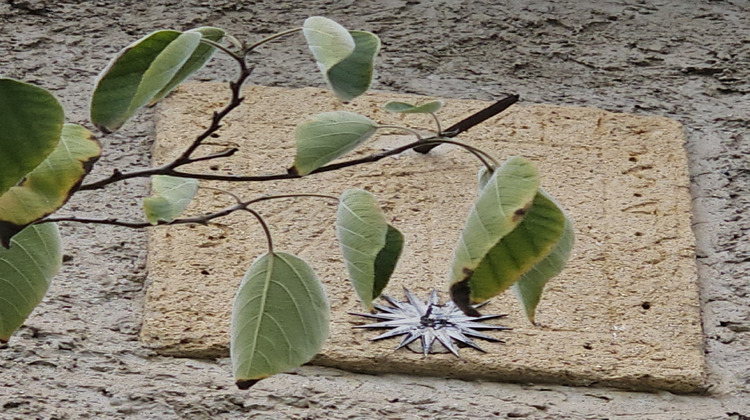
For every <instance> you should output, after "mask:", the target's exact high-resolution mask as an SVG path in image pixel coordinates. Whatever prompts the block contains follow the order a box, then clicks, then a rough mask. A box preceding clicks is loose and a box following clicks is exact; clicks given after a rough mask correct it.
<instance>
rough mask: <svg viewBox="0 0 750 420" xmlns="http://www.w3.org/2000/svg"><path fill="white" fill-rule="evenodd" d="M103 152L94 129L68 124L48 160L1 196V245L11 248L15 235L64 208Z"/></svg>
mask: <svg viewBox="0 0 750 420" xmlns="http://www.w3.org/2000/svg"><path fill="white" fill-rule="evenodd" d="M100 154H101V147H100V145H99V142H98V141H97V140H96V139H95V138H94V136H93V135H92V134H91V132H90V131H88V130H86V129H85V128H83V127H81V126H79V125H75V124H65V125H64V126H63V129H62V135H61V136H60V141H59V143H58V144H57V147H56V148H55V150H54V151H53V152H52V153H50V154H49V156H47V159H45V160H44V162H42V163H41V164H40V165H39V166H37V167H36V168H35V169H34V170H33V171H31V172H30V173H29V174H27V175H26V178H25V179H24V180H23V181H22V182H21V183H19V184H18V185H16V186H14V187H12V188H11V189H9V190H8V191H7V192H6V193H5V194H3V195H0V244H2V246H4V247H6V248H7V247H8V246H9V245H10V238H11V237H13V235H15V234H16V233H18V232H20V231H21V230H22V229H23V228H24V227H26V226H27V225H29V224H31V223H33V222H35V221H37V220H39V219H41V218H43V217H45V216H47V215H49V214H52V213H53V212H55V211H56V210H57V209H59V208H60V207H62V206H63V205H64V204H65V203H66V202H67V201H68V199H69V198H70V196H71V195H72V194H73V192H74V191H75V189H76V188H78V185H79V184H80V183H81V181H82V180H83V177H84V176H86V174H87V173H88V172H89V171H90V170H91V168H92V166H93V165H94V163H95V162H96V161H97V159H99V156H100Z"/></svg>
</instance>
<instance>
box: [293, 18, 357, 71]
mask: <svg viewBox="0 0 750 420" xmlns="http://www.w3.org/2000/svg"><path fill="white" fill-rule="evenodd" d="M302 34H303V35H304V36H305V39H306V40H307V46H308V47H309V48H310V52H312V55H313V57H315V60H316V61H317V62H318V67H320V70H321V71H322V72H323V73H324V74H326V73H327V72H328V70H329V69H330V68H331V67H333V66H335V65H336V64H338V63H340V62H341V61H343V60H344V59H345V58H346V57H348V56H349V54H351V53H352V52H353V51H354V47H355V43H354V38H353V37H352V35H351V34H350V33H349V31H347V30H346V28H344V27H343V26H341V25H339V24H338V23H336V22H334V21H332V20H331V19H328V18H324V17H321V16H312V17H309V18H307V19H306V20H305V23H304V24H303V25H302Z"/></svg>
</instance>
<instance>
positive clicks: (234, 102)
mask: <svg viewBox="0 0 750 420" xmlns="http://www.w3.org/2000/svg"><path fill="white" fill-rule="evenodd" d="M251 73H252V68H249V67H248V66H247V64H245V62H244V61H242V60H241V61H240V75H239V76H238V77H237V80H236V81H234V82H230V83H229V88H230V90H231V92H232V93H231V99H230V100H229V103H228V104H227V105H226V106H225V107H224V108H223V109H221V110H220V111H214V113H213V115H212V117H211V124H210V125H209V126H208V128H206V130H204V131H203V133H201V134H199V135H198V136H197V137H196V138H195V140H193V143H191V144H190V146H188V148H187V149H185V150H184V151H183V152H182V154H181V155H180V156H179V157H177V158H176V159H175V160H173V161H172V162H171V163H168V164H166V165H162V166H159V167H155V168H148V169H143V170H138V171H133V172H127V173H123V172H120V170H118V169H115V171H114V172H113V173H112V175H110V176H109V177H107V178H104V179H100V180H98V181H94V182H90V183H87V184H83V185H81V186H80V187H79V188H78V191H86V190H97V189H101V188H104V187H105V186H107V185H109V184H112V183H115V182H119V181H123V180H126V179H130V178H140V177H149V176H152V175H173V172H174V170H175V168H178V167H180V166H183V165H188V164H190V163H194V162H200V161H205V160H211V159H218V158H223V157H228V156H231V155H233V154H234V153H236V152H237V149H236V148H232V149H227V150H225V151H222V152H218V153H214V154H210V155H207V156H202V157H199V158H192V157H191V155H192V154H193V152H195V150H196V149H197V148H198V147H200V145H201V144H202V143H203V141H204V140H205V139H207V138H208V137H210V136H211V135H213V134H214V133H216V132H217V131H218V130H219V129H220V128H221V120H222V119H224V117H226V116H227V114H229V113H230V112H232V110H234V109H235V108H237V107H238V106H239V105H240V104H241V103H242V101H243V100H244V98H243V97H242V96H241V95H242V84H243V83H245V81H246V80H247V78H248V77H250V74H251ZM175 176H176V175H175Z"/></svg>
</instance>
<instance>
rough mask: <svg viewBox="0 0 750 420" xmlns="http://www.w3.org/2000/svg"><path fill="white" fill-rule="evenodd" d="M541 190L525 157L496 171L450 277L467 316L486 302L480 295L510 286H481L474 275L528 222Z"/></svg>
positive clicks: (475, 209)
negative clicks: (533, 204)
mask: <svg viewBox="0 0 750 420" xmlns="http://www.w3.org/2000/svg"><path fill="white" fill-rule="evenodd" d="M538 189H539V174H538V172H537V170H536V168H535V167H534V166H533V165H532V164H531V162H529V161H528V160H526V159H524V158H522V157H512V158H510V159H508V160H507V161H506V162H505V163H503V164H502V165H501V166H500V167H499V168H497V169H496V170H495V172H494V173H493V174H492V178H490V180H489V182H488V183H487V185H486V186H485V187H484V188H482V190H481V191H480V193H479V198H478V199H477V201H476V202H475V203H474V206H473V207H472V209H471V211H470V212H469V217H468V218H467V220H466V224H465V225H464V229H463V231H462V232H461V236H460V237H459V242H458V245H457V247H456V250H455V251H454V254H453V255H454V259H453V266H452V269H451V276H450V282H451V295H452V298H453V300H454V302H456V304H457V305H459V307H460V308H461V309H463V310H464V312H466V313H467V314H471V313H476V311H475V310H473V309H472V308H471V303H478V302H482V301H483V299H482V298H481V297H480V296H482V297H484V299H487V297H485V296H487V295H489V294H491V292H489V293H488V290H495V291H496V292H495V294H497V293H500V292H501V291H502V290H504V288H507V287H508V286H510V284H507V285H506V284H494V283H490V284H485V283H479V284H477V283H476V281H475V280H474V272H475V271H476V270H477V268H478V267H479V266H480V264H481V263H482V262H483V261H484V260H485V259H486V258H487V257H488V254H489V253H490V251H492V249H493V248H495V247H496V246H497V245H498V244H499V243H500V242H501V240H502V239H503V238H504V237H505V236H507V235H508V234H510V233H511V232H512V231H513V230H514V229H515V228H516V227H517V226H518V225H519V224H520V223H521V222H522V221H523V220H524V217H525V215H526V213H527V212H528V210H529V209H530V208H531V205H532V202H533V200H534V197H535V196H536V193H537V190H538ZM482 280H484V279H482ZM480 292H481V293H480Z"/></svg>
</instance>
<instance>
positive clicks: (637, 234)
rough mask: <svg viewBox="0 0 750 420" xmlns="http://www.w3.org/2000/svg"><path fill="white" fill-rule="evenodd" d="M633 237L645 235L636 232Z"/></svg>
mask: <svg viewBox="0 0 750 420" xmlns="http://www.w3.org/2000/svg"><path fill="white" fill-rule="evenodd" d="M633 235H635V236H643V234H642V233H641V232H636V233H634V234H633Z"/></svg>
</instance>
